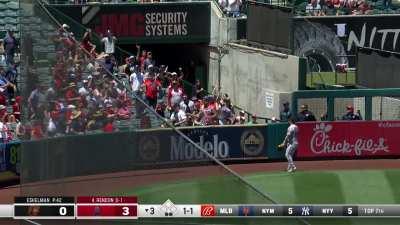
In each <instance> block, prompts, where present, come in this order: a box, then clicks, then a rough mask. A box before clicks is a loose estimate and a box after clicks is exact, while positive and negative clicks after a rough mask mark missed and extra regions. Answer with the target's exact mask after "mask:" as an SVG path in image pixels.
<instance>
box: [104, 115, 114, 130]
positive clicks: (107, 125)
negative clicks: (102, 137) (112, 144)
mask: <svg viewBox="0 0 400 225" xmlns="http://www.w3.org/2000/svg"><path fill="white" fill-rule="evenodd" d="M114 130H115V127H114V124H113V119H112V118H108V119H107V120H106V122H105V124H104V127H103V131H104V132H105V133H112V132H113V131H114Z"/></svg>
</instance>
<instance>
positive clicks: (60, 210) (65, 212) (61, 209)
mask: <svg viewBox="0 0 400 225" xmlns="http://www.w3.org/2000/svg"><path fill="white" fill-rule="evenodd" d="M58 213H59V214H60V216H65V215H67V208H66V207H64V206H62V207H60V209H59V210H58Z"/></svg>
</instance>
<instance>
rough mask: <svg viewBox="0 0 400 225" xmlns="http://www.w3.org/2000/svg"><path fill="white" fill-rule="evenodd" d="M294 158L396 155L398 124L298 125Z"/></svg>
mask: <svg viewBox="0 0 400 225" xmlns="http://www.w3.org/2000/svg"><path fill="white" fill-rule="evenodd" d="M298 126H299V148H298V152H297V157H299V158H317V157H322V158H325V157H335V158H336V157H347V158H352V157H374V156H377V157H378V156H398V155H400V149H399V146H400V139H399V138H398V133H399V132H400V122H396V121H371V122H367V121H365V122H364V121H363V122H328V123H299V124H298Z"/></svg>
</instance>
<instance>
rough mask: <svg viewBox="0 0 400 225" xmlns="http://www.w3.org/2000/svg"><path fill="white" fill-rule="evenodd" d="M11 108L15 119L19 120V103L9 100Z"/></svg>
mask: <svg viewBox="0 0 400 225" xmlns="http://www.w3.org/2000/svg"><path fill="white" fill-rule="evenodd" d="M11 106H12V109H13V114H14V117H15V119H17V120H21V107H20V105H19V103H18V102H17V101H16V100H15V98H13V99H11Z"/></svg>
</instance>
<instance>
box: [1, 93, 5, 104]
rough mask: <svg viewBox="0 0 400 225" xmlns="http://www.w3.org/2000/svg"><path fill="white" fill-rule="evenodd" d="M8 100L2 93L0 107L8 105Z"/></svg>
mask: <svg viewBox="0 0 400 225" xmlns="http://www.w3.org/2000/svg"><path fill="white" fill-rule="evenodd" d="M6 101H7V98H6V96H5V95H4V94H3V93H0V105H6Z"/></svg>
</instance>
